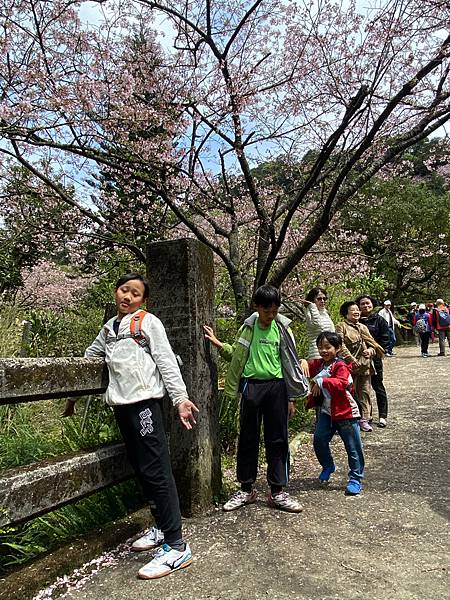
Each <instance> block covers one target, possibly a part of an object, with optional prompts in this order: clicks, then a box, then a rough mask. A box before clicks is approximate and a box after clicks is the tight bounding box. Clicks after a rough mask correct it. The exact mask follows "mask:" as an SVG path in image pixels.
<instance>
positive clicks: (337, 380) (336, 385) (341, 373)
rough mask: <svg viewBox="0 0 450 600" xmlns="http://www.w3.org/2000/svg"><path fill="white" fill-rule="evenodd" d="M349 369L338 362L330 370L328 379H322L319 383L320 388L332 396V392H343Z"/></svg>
mask: <svg viewBox="0 0 450 600" xmlns="http://www.w3.org/2000/svg"><path fill="white" fill-rule="evenodd" d="M348 376H349V367H348V366H347V365H346V364H345V363H343V362H338V363H336V364H335V366H334V368H333V369H332V374H331V376H330V377H323V378H322V381H321V383H320V387H321V388H322V389H323V388H325V389H326V390H328V391H329V392H330V394H331V395H333V390H340V391H344V390H345V389H346V388H347V386H348Z"/></svg>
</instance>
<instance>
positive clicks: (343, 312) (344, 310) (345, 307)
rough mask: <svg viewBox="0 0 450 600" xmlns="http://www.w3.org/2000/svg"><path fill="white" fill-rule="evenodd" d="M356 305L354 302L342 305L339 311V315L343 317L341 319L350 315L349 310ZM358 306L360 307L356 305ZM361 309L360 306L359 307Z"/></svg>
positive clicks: (350, 301)
mask: <svg viewBox="0 0 450 600" xmlns="http://www.w3.org/2000/svg"><path fill="white" fill-rule="evenodd" d="M354 304H356V302H355V301H354V300H347V302H344V304H342V305H341V307H340V309H339V314H340V315H341V317H344V318H345V317H346V316H347V314H348V309H349V308H350V306H353V305H354ZM356 306H358V305H357V304H356ZM358 308H359V306H358Z"/></svg>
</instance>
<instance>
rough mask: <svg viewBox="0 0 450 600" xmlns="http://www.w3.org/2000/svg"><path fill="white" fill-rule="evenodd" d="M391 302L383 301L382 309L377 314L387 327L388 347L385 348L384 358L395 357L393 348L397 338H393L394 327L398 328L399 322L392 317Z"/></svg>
mask: <svg viewBox="0 0 450 600" xmlns="http://www.w3.org/2000/svg"><path fill="white" fill-rule="evenodd" d="M391 304H392V303H391V301H390V300H385V301H384V302H383V308H382V309H381V310H380V312H379V313H378V314H379V315H380V316H381V317H383V319H384V320H385V321H386V323H387V324H388V327H389V337H390V340H389V346H388V347H387V348H386V356H395V354H394V346H395V342H396V341H397V338H396V337H395V326H396V325H397V327H400V321H398V320H397V319H396V318H395V317H394V313H393V312H392V310H391Z"/></svg>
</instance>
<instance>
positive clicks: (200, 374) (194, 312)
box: [147, 239, 221, 516]
mask: <svg viewBox="0 0 450 600" xmlns="http://www.w3.org/2000/svg"><path fill="white" fill-rule="evenodd" d="M147 268H148V273H147V274H148V278H149V282H150V299H149V309H150V310H151V312H153V313H154V314H156V315H157V316H158V317H159V318H160V319H161V321H162V322H163V323H164V326H165V328H166V331H167V335H168V337H169V340H170V343H171V344H172V348H173V349H174V351H175V353H176V354H178V355H179V356H180V357H181V359H182V361H183V365H182V367H181V371H182V373H183V378H184V380H185V382H186V386H187V389H188V393H189V397H190V399H191V400H192V401H193V402H194V403H195V404H196V405H197V406H198V408H199V409H200V413H199V415H198V419H197V425H196V426H195V427H194V429H193V430H192V431H187V430H185V429H184V428H183V427H182V426H181V425H180V423H179V422H178V419H177V418H173V416H174V415H173V414H172V415H171V413H173V411H172V409H171V407H170V404H169V402H167V403H166V407H167V413H166V414H168V415H171V416H172V418H169V419H168V422H167V433H168V436H169V444H170V452H171V457H172V468H173V472H174V476H175V480H176V482H177V487H178V492H179V496H180V503H181V510H182V513H183V514H184V515H185V516H189V515H191V514H194V513H198V512H201V511H202V510H204V509H205V508H206V507H207V506H210V505H211V501H212V497H213V496H214V495H216V494H218V492H219V490H220V485H221V476H220V451H219V424H218V414H219V406H218V398H217V369H216V365H215V363H214V361H213V359H212V357H211V354H210V348H209V344H207V343H206V341H205V338H204V335H203V324H204V323H212V322H213V319H214V265H213V256H212V252H211V251H210V250H209V248H207V247H206V246H204V245H203V244H201V243H200V242H198V241H197V240H193V239H184V240H175V241H168V242H157V243H154V244H151V245H150V246H149V248H148V254H147Z"/></svg>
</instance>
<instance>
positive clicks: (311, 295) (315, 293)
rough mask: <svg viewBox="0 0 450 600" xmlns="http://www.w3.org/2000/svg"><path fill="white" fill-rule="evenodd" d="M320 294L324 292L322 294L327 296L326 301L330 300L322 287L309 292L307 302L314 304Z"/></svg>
mask: <svg viewBox="0 0 450 600" xmlns="http://www.w3.org/2000/svg"><path fill="white" fill-rule="evenodd" d="M320 292H322V294H323V295H324V296H325V299H327V298H328V294H327V293H326V291H325V290H324V289H323V288H322V287H313V288H312V290H309V292H308V293H307V295H306V298H305V300H308V302H314V300H315V299H316V297H317V296H318V295H319V294H320Z"/></svg>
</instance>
